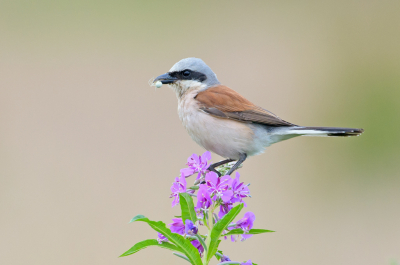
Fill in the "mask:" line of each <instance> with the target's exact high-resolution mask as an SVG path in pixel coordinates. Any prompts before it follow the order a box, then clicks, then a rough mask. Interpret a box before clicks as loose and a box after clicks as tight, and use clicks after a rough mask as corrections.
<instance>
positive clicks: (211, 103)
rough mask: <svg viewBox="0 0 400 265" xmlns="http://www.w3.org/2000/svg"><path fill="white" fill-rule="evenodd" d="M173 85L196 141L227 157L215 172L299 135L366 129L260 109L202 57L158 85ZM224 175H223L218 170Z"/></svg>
mask: <svg viewBox="0 0 400 265" xmlns="http://www.w3.org/2000/svg"><path fill="white" fill-rule="evenodd" d="M157 81H160V82H162V83H163V84H169V85H170V86H171V87H172V89H173V90H174V91H175V93H176V96H177V97H178V114H179V118H180V120H181V121H182V124H183V126H184V127H185V128H186V130H187V131H188V133H189V135H190V136H191V137H192V139H193V140H194V141H195V142H196V143H198V144H199V145H200V146H202V147H204V148H205V149H206V150H209V151H212V152H214V153H216V154H218V155H220V156H222V157H224V158H226V160H223V161H221V162H218V163H215V164H212V165H211V166H210V167H209V169H210V170H213V171H215V167H217V166H220V165H223V164H226V163H228V162H231V161H237V162H236V164H235V165H234V166H233V167H232V168H231V169H230V170H229V172H228V173H227V174H228V175H230V174H232V172H233V171H235V170H236V169H237V168H238V167H239V166H240V164H241V163H243V161H245V160H246V158H247V156H253V155H258V154H261V153H262V152H263V151H264V150H265V148H266V147H268V146H270V145H271V144H274V143H277V142H280V141H283V140H287V139H290V138H293V137H296V136H302V135H305V136H358V135H360V134H361V133H363V131H364V130H363V129H353V128H334V127H303V126H298V125H295V124H293V123H290V122H287V121H284V120H282V119H281V118H279V117H278V116H276V115H275V114H273V113H271V112H269V111H268V110H265V109H263V108H260V107H258V106H256V105H254V104H253V103H251V102H250V101H248V100H247V99H245V98H244V97H243V96H241V95H240V94H239V93H237V92H236V91H234V90H232V89H230V88H229V87H227V86H224V85H221V83H220V82H219V81H218V79H217V76H216V75H215V74H214V72H213V71H212V70H211V68H210V67H208V66H207V65H206V64H205V63H204V62H203V61H202V60H201V59H198V58H186V59H183V60H180V61H179V62H177V63H176V64H175V65H174V66H172V68H171V69H170V70H169V72H168V73H166V74H163V75H160V76H158V77H157V78H156V79H155V80H154V81H153V82H157ZM217 173H218V172H217Z"/></svg>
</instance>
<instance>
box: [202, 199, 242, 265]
mask: <svg viewBox="0 0 400 265" xmlns="http://www.w3.org/2000/svg"><path fill="white" fill-rule="evenodd" d="M242 209H243V203H241V204H239V205H237V206H235V207H233V208H232V209H231V210H230V211H229V212H228V213H227V214H226V215H225V216H224V217H222V218H221V219H220V220H219V221H218V222H217V223H216V224H215V225H214V227H213V229H212V231H211V233H210V237H211V242H210V247H209V251H208V252H207V262H209V261H210V259H211V258H212V256H214V254H215V252H217V250H218V244H219V238H220V236H221V234H222V232H223V231H224V230H225V229H226V228H227V227H228V225H229V224H230V223H231V222H232V221H233V219H235V217H236V216H237V215H238V214H239V213H240V211H241V210H242Z"/></svg>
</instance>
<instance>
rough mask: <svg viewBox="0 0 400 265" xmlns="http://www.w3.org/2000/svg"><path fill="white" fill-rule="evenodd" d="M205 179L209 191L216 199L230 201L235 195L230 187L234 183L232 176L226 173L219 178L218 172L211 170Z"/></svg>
mask: <svg viewBox="0 0 400 265" xmlns="http://www.w3.org/2000/svg"><path fill="white" fill-rule="evenodd" d="M205 180H206V185H207V187H208V190H209V192H210V193H211V194H212V195H214V196H213V200H214V201H216V200H217V199H222V201H223V202H224V203H227V202H229V200H230V199H231V198H232V195H233V191H232V190H230V189H229V188H231V183H232V179H231V177H230V176H228V175H226V176H222V177H220V178H219V177H218V175H217V173H215V172H209V173H207V175H206V179H205Z"/></svg>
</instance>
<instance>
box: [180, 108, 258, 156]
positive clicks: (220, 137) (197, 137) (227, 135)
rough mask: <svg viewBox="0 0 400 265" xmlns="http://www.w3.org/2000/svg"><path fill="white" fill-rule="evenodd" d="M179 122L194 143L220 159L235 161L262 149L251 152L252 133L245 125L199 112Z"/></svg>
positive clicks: (184, 116)
mask: <svg viewBox="0 0 400 265" xmlns="http://www.w3.org/2000/svg"><path fill="white" fill-rule="evenodd" d="M181 120H182V124H183V126H184V127H185V128H186V130H187V131H188V133H189V135H190V136H191V137H192V139H193V140H194V141H195V142H196V143H198V144H199V145H201V146H202V147H204V148H205V149H207V150H209V151H212V152H214V153H216V154H218V155H220V156H222V157H225V158H230V159H234V160H237V159H239V155H240V154H241V153H242V154H243V153H246V154H248V155H253V154H256V153H259V152H260V151H262V150H263V149H264V148H263V147H256V149H257V150H253V149H254V139H253V138H254V132H253V130H252V129H251V128H250V127H249V126H248V124H246V123H241V122H237V121H233V120H229V119H221V118H216V117H213V116H211V115H209V114H206V113H204V112H202V111H200V110H196V111H191V112H190V113H186V115H183V116H182V118H181ZM259 148H262V150H258V149H259Z"/></svg>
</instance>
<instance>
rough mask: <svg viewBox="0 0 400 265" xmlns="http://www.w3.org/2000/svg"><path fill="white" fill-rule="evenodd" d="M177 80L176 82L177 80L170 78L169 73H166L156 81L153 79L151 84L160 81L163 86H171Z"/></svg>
mask: <svg viewBox="0 0 400 265" xmlns="http://www.w3.org/2000/svg"><path fill="white" fill-rule="evenodd" d="M177 80H178V78H176V77H172V76H170V75H169V73H166V74H163V75H160V76H157V77H156V79H154V81H153V83H155V82H157V81H160V82H161V83H163V84H172V83H174V82H175V81H177Z"/></svg>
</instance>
